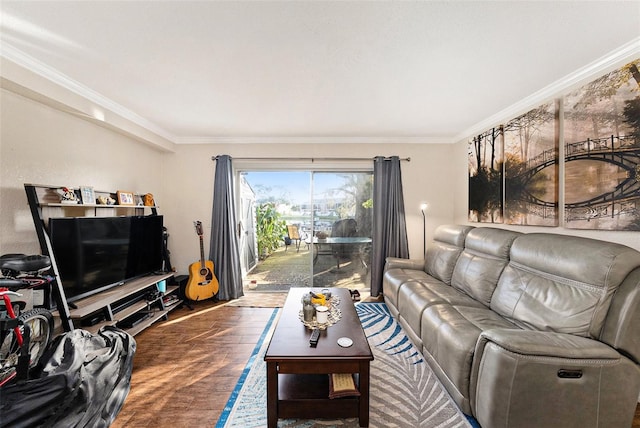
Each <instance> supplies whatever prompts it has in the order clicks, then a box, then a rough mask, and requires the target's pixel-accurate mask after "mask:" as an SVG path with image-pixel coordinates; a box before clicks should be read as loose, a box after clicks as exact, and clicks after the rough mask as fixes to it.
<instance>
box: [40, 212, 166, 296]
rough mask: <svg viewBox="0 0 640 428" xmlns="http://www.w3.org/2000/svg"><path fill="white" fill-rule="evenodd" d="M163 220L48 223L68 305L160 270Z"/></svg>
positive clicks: (75, 219) (54, 220)
mask: <svg viewBox="0 0 640 428" xmlns="http://www.w3.org/2000/svg"><path fill="white" fill-rule="evenodd" d="M162 226H163V218H162V216H159V215H152V216H138V217H135V216H134V217H68V218H51V219H49V234H50V238H51V246H52V248H53V254H54V257H55V260H56V263H57V265H58V271H59V272H60V280H61V282H62V287H63V289H64V292H65V295H66V298H67V301H68V302H73V301H75V300H78V299H81V298H83V297H87V296H90V295H92V294H95V293H99V292H101V291H104V290H106V289H109V288H111V287H114V286H116V285H120V284H123V283H124V282H126V281H128V280H131V279H134V278H138V277H141V276H144V275H148V274H151V273H153V272H156V271H160V270H161V269H162V266H163V257H162V253H163V248H162V246H163V228H162Z"/></svg>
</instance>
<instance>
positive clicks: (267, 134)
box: [0, 0, 640, 143]
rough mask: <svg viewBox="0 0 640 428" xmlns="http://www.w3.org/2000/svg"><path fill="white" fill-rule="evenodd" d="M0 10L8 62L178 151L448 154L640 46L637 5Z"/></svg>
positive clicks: (228, 4) (51, 6)
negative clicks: (325, 149)
mask: <svg viewBox="0 0 640 428" xmlns="http://www.w3.org/2000/svg"><path fill="white" fill-rule="evenodd" d="M0 8H1V11H2V18H1V21H0V24H1V39H0V40H1V42H2V51H1V52H2V53H3V55H4V56H5V57H6V56H7V55H8V54H9V53H11V55H12V56H13V57H16V52H17V53H20V55H22V54H26V55H27V57H30V62H32V63H34V62H35V63H38V64H40V65H41V68H40V69H41V70H42V69H44V70H52V71H55V72H56V73H62V75H64V76H65V78H67V79H69V81H74V83H77V84H79V85H80V86H78V85H76V88H77V87H80V88H86V90H87V91H89V90H90V91H94V92H95V93H97V94H99V97H100V98H103V99H104V100H105V103H107V102H109V103H115V105H117V106H118V108H120V109H122V111H130V112H132V114H134V115H136V116H135V117H136V118H139V122H140V123H146V124H147V125H148V124H151V125H152V126H151V127H153V128H154V129H155V130H156V131H159V132H160V133H161V134H163V135H164V136H165V137H166V138H168V139H170V140H171V141H173V142H177V143H181V142H208V141H212V142H214V141H223V140H224V141H238V142H242V141H249V140H251V141H261V140H264V141H267V140H268V141H278V140H279V139H281V140H282V141H296V140H300V141H302V140H304V138H305V137H313V138H316V139H322V138H326V139H327V141H334V142H335V141H340V139H341V138H343V139H344V140H345V141H349V140H350V139H351V140H358V139H359V140H361V141H367V139H371V140H372V141H376V139H381V138H382V140H386V141H427V142H429V141H441V142H450V141H455V139H460V138H464V137H466V136H465V132H470V131H471V130H472V129H473V128H474V127H477V126H478V125H479V124H481V123H482V122H483V121H486V120H487V118H489V117H491V116H492V115H495V114H496V113H499V112H503V111H507V110H508V109H509V108H510V107H511V106H514V105H517V104H518V103H522V100H523V99H530V98H531V96H532V94H536V93H540V91H543V92H544V89H545V88H547V87H549V86H550V85H554V84H556V85H557V83H558V82H560V81H562V79H565V78H567V76H569V75H571V74H572V73H575V72H576V70H579V69H582V68H584V67H587V66H588V65H589V64H592V63H593V62H594V61H598V60H599V59H601V58H602V57H604V56H606V55H608V54H610V52H612V51H615V50H617V49H619V48H620V47H621V46H624V45H628V44H629V43H632V44H634V43H636V42H638V40H640V2H639V1H603V2H597V1H577V2H576V1H574V2H570V1H530V2H528V1H464V2H463V1H380V2H363V1H353V2H350V1H345V2H325V1H286V2H268V1H225V2H221V1H100V2H99V1H84V2H79V1H43V2H33V1H31V2H27V1H8V0H3V1H2V2H1V3H0ZM112 105H113V104H112Z"/></svg>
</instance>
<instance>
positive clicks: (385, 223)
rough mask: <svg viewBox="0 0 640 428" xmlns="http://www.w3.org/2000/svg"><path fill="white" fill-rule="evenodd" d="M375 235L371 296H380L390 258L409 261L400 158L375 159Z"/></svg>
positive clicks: (380, 157) (379, 157) (378, 157)
mask: <svg viewBox="0 0 640 428" xmlns="http://www.w3.org/2000/svg"><path fill="white" fill-rule="evenodd" d="M372 234H373V240H372V241H373V243H372V260H371V295H372V296H377V295H378V294H380V293H381V292H382V274H383V272H384V263H385V260H386V258H387V257H402V258H408V257H409V243H408V241H407V223H406V220H405V216H404V198H403V197H402V174H401V173H400V158H399V157H398V156H392V157H390V158H385V157H382V156H377V157H375V158H374V161H373V232H372Z"/></svg>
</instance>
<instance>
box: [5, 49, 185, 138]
mask: <svg viewBox="0 0 640 428" xmlns="http://www.w3.org/2000/svg"><path fill="white" fill-rule="evenodd" d="M0 57H2V58H4V59H7V60H9V61H11V62H13V63H15V64H16V65H18V66H20V67H23V68H24V69H26V70H28V71H30V72H32V73H34V74H36V75H38V76H40V77H42V78H44V79H46V80H48V81H49V82H51V83H53V84H55V85H57V86H59V87H61V88H63V89H66V90H68V91H70V92H71V93H73V94H75V95H77V96H80V97H81V98H82V99H85V100H87V101H89V102H90V103H92V104H94V105H95V106H97V107H100V108H101V109H104V110H107V111H109V112H111V113H113V114H115V115H117V116H119V117H121V118H122V119H125V120H127V121H129V122H131V123H133V124H135V125H137V126H140V127H141V128H144V129H146V130H147V131H148V132H151V133H154V134H156V135H158V136H159V137H162V138H163V139H165V140H168V141H170V142H173V140H174V138H175V137H174V136H173V135H172V134H171V133H169V132H168V131H166V130H164V129H162V128H161V127H159V126H158V125H156V124H155V123H153V122H151V121H149V120H147V119H145V118H143V117H141V116H139V115H137V114H136V113H134V112H132V111H131V110H129V109H127V108H125V107H123V106H122V105H120V104H118V103H116V102H114V101H113V100H111V99H109V98H107V97H105V96H104V95H102V94H100V93H98V92H96V91H94V90H92V89H90V88H89V87H87V86H85V85H83V84H81V83H80V82H77V81H76V80H74V79H72V78H70V77H69V76H67V75H65V74H63V73H61V72H60V71H58V70H56V69H54V68H52V67H50V66H48V65H46V64H44V63H43V62H41V61H38V60H37V59H35V58H33V57H32V56H30V55H28V54H26V53H24V52H22V51H21V50H19V49H17V48H15V47H14V46H11V45H10V44H8V43H6V42H3V43H1V44H0ZM99 116H104V115H99ZM94 119H97V120H104V119H103V118H101V117H98V116H94Z"/></svg>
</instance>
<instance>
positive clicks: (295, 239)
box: [284, 224, 306, 251]
mask: <svg viewBox="0 0 640 428" xmlns="http://www.w3.org/2000/svg"><path fill="white" fill-rule="evenodd" d="M287 237H288V238H289V242H290V243H294V244H295V246H296V251H300V243H301V242H302V240H303V239H305V238H306V235H305V234H304V233H302V234H301V233H300V231H299V229H298V226H297V225H295V224H289V225H287ZM285 243H286V240H285ZM288 248H289V245H286V246H285V249H284V250H285V251H287V249H288Z"/></svg>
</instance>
